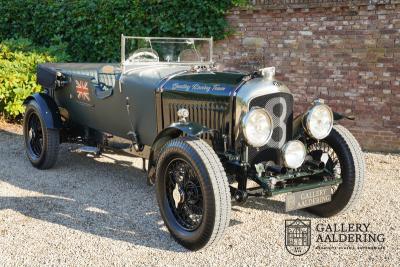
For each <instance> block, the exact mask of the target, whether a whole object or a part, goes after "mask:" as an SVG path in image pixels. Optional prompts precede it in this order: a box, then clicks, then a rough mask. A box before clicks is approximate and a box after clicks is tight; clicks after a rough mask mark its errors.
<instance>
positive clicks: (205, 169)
mask: <svg viewBox="0 0 400 267" xmlns="http://www.w3.org/2000/svg"><path fill="white" fill-rule="evenodd" d="M156 176H157V179H156V188H157V201H158V205H159V207H160V212H161V216H162V217H163V219H164V222H165V225H166V226H167V228H168V230H169V231H170V233H171V235H172V237H173V238H174V239H175V240H176V241H177V242H179V243H180V244H181V245H183V246H184V247H186V248H188V249H190V250H198V249H200V248H203V247H205V246H208V245H210V244H212V243H213V242H215V241H217V240H219V239H220V238H221V237H222V235H223V233H224V231H225V229H226V228H227V227H228V224H229V215H230V209H231V197H230V191H229V185H228V179H227V177H226V174H225V171H224V168H223V166H222V164H221V162H220V160H219V158H218V156H217V155H216V154H215V152H214V150H212V148H211V147H210V146H209V145H208V144H207V143H205V142H204V141H202V140H200V139H197V138H190V137H185V138H178V139H173V140H171V141H170V142H168V143H167V144H165V145H164V147H163V149H162V151H161V153H160V157H159V159H158V162H157V174H156Z"/></svg>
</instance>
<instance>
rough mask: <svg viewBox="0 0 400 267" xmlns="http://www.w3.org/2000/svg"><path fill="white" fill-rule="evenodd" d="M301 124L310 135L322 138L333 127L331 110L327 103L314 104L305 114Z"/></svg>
mask: <svg viewBox="0 0 400 267" xmlns="http://www.w3.org/2000/svg"><path fill="white" fill-rule="evenodd" d="M303 126H304V128H305V130H306V132H307V133H308V134H309V135H310V136H311V137H313V138H315V139H318V140H319V139H324V138H325V137H327V136H328V135H329V133H330V132H331V130H332V127H333V113H332V110H331V109H330V108H329V107H328V106H327V105H324V104H319V103H317V104H315V105H314V106H313V107H312V108H311V109H310V110H309V111H308V112H307V114H306V115H305V118H304V121H303Z"/></svg>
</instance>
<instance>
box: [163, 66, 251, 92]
mask: <svg viewBox="0 0 400 267" xmlns="http://www.w3.org/2000/svg"><path fill="white" fill-rule="evenodd" d="M243 77H244V74H242V73H233V72H211V71H202V72H185V73H181V74H178V75H172V76H171V77H170V78H169V79H167V81H166V82H164V83H163V84H162V86H161V89H162V90H163V91H176V92H188V93H191V94H200V95H201V94H203V95H204V94H207V95H218V96H230V95H231V94H232V92H233V91H234V90H235V89H236V88H237V87H238V86H239V85H240V83H241V81H242V80H243Z"/></svg>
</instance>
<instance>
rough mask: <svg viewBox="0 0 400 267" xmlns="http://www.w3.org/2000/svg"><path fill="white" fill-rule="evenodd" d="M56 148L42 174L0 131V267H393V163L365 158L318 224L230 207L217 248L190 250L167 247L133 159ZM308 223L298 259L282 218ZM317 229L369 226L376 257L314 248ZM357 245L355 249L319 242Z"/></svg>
mask: <svg viewBox="0 0 400 267" xmlns="http://www.w3.org/2000/svg"><path fill="white" fill-rule="evenodd" d="M69 147H70V145H62V147H61V151H60V156H59V160H58V162H57V164H56V166H55V167H54V168H53V169H51V170H47V171H39V170H36V169H34V168H33V167H32V166H31V165H30V163H29V162H28V160H27V158H26V156H25V151H24V147H23V139H22V137H21V135H20V133H18V131H17V133H16V132H15V129H13V130H1V129H0V265H2V266H3V265H18V266H20V265H29V266H33V265H57V266H58V265H64V266H78V265H102V266H109V265H118V266H120V265H160V266H166V265H167V266H172V265H174V266H176V265H185V266H209V265H213V266H226V265H234V266H243V265H249V266H250V265H252V266H253V265H261V266H270V265H274V266H288V265H289V266H299V265H301V266H303V265H319V266H321V265H322V266H328V265H329V266H332V265H333V266H336V265H337V266H349V265H360V266H361V265H362V266H364V265H370V266H375V265H383V266H396V265H397V266H398V265H399V263H400V258H399V257H400V256H399V252H400V250H399V247H400V236H399V234H400V231H399V217H400V214H399V210H400V201H399V198H400V190H399V188H400V180H399V179H400V178H399V177H400V155H383V154H374V153H366V154H365V156H366V159H367V181H366V185H365V192H364V194H363V198H362V200H361V203H359V205H357V207H356V208H355V209H354V211H353V212H351V213H347V214H345V215H340V216H337V217H333V218H329V219H320V218H316V217H315V216H313V215H311V214H309V213H307V212H305V211H295V212H290V213H289V214H287V213H285V211H284V202H283V197H275V198H273V199H260V198H256V199H250V200H249V201H248V202H247V203H246V204H244V205H234V206H233V211H232V218H231V224H230V227H229V229H228V231H227V232H226V235H225V238H224V239H223V240H222V241H221V242H220V243H218V244H217V245H214V246H212V247H211V248H209V249H207V250H202V251H199V252H195V253H193V252H189V251H186V250H185V249H183V248H182V247H181V246H179V245H178V244H177V243H175V242H174V241H173V239H172V238H171V237H170V235H169V234H168V232H167V230H166V228H165V227H164V225H163V222H162V220H161V217H160V215H159V212H158V207H157V203H156V199H155V192H154V188H152V187H148V186H147V185H146V180H145V176H144V175H143V174H142V173H141V172H140V170H139V169H138V168H136V167H135V166H140V163H141V161H140V160H133V159H132V158H128V157H123V156H119V155H115V154H112V153H109V154H106V155H104V156H102V157H101V158H90V157H88V156H85V155H82V154H77V153H73V152H70V151H69ZM294 218H300V219H311V222H312V245H311V248H310V250H309V251H308V252H307V253H306V254H305V255H303V256H300V257H295V256H292V255H290V254H289V253H288V252H287V251H286V249H285V246H284V242H285V234H284V233H285V227H284V224H285V219H294ZM319 223H331V224H333V223H370V228H369V229H370V230H371V231H372V232H374V233H377V234H379V233H382V234H384V235H385V242H383V243H378V242H375V243H367V245H368V246H382V245H383V246H384V247H385V249H383V250H382V249H381V250H371V249H324V250H321V249H317V245H318V243H317V242H316V239H317V232H316V230H315V226H316V225H317V224H319ZM320 245H323V246H331V247H332V246H341V247H348V246H352V247H353V248H354V247H355V248H357V247H358V246H365V244H362V243H357V244H354V243H342V244H339V245H338V244H337V243H335V244H320Z"/></svg>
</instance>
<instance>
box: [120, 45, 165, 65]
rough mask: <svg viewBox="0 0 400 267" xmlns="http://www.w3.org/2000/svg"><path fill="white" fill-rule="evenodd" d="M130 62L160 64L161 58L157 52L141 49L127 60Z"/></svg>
mask: <svg viewBox="0 0 400 267" xmlns="http://www.w3.org/2000/svg"><path fill="white" fill-rule="evenodd" d="M127 61H128V62H138V61H144V62H146V61H148V62H158V61H160V58H159V57H158V54H157V52H156V51H155V50H153V49H151V48H140V49H138V50H136V51H135V52H133V54H131V55H130V56H129V58H128V59H127Z"/></svg>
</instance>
